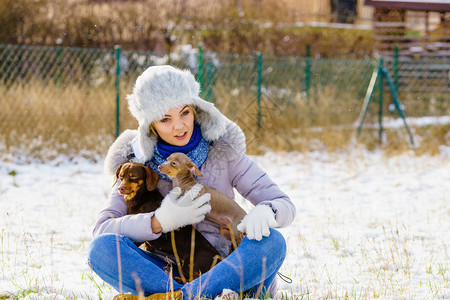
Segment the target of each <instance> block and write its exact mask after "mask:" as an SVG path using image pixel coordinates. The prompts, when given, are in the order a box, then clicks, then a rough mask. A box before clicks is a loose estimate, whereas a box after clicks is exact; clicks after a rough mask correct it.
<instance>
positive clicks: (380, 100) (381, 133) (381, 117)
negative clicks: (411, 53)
mask: <svg viewBox="0 0 450 300" xmlns="http://www.w3.org/2000/svg"><path fill="white" fill-rule="evenodd" d="M383 64H384V60H383V57H380V66H379V70H380V71H381V70H383V68H384V66H383ZM379 80H380V81H379V82H378V93H379V95H378V97H379V108H380V111H379V113H378V118H379V119H378V121H379V124H380V130H379V137H380V143H382V141H383V139H382V138H383V84H384V82H383V81H384V80H383V76H380V78H379Z"/></svg>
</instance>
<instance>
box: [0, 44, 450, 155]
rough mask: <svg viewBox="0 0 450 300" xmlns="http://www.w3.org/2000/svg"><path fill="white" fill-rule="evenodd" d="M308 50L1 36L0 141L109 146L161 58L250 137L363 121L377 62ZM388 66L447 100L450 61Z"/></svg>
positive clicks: (401, 87) (404, 82) (69, 148)
mask: <svg viewBox="0 0 450 300" xmlns="http://www.w3.org/2000/svg"><path fill="white" fill-rule="evenodd" d="M306 52H307V56H306V57H268V56H265V55H264V54H261V53H259V54H256V55H253V56H249V55H234V54H215V53H208V52H204V51H203V49H202V48H201V46H200V47H198V48H194V49H191V48H188V49H186V50H185V51H183V52H179V53H170V54H167V53H152V52H145V51H129V50H126V51H125V50H121V49H120V47H116V48H115V49H82V48H62V47H59V46H56V47H31V46H18V45H0V97H1V101H0V130H1V135H0V147H1V148H0V149H6V150H7V151H19V150H20V149H27V152H28V153H29V152H30V151H31V152H36V153H39V155H42V153H41V152H42V151H46V152H49V150H48V148H47V147H45V145H48V144H51V145H53V147H52V148H51V149H52V151H51V152H52V153H50V154H49V156H52V155H57V153H59V152H65V153H67V152H69V153H70V152H73V153H80V152H83V151H84V150H86V149H89V150H92V149H94V150H95V151H98V152H99V153H104V151H106V149H107V148H108V146H109V145H110V144H111V143H112V141H113V140H114V138H115V137H116V136H117V135H118V134H119V133H120V132H122V131H123V130H125V129H127V128H136V126H137V124H136V121H135V120H134V119H133V118H132V117H131V116H130V114H129V112H128V109H127V105H126V103H125V102H126V101H125V95H126V94H128V93H130V92H131V90H132V87H133V85H134V82H135V80H136V78H137V76H139V74H140V73H142V72H143V71H144V70H145V69H146V68H147V67H148V66H151V65H160V64H172V65H175V66H178V67H182V68H188V69H190V70H191V71H192V72H193V73H194V74H195V75H196V76H197V78H198V80H199V81H200V83H201V86H202V97H203V98H204V99H206V100H208V101H211V102H213V103H215V105H217V106H218V107H219V109H221V110H222V111H223V112H224V113H225V114H226V115H227V116H228V117H229V118H230V119H232V120H235V121H236V122H237V123H238V124H239V125H240V126H241V127H242V128H243V129H244V131H245V132H246V135H247V138H248V140H249V142H250V143H252V142H254V143H259V142H260V141H261V140H260V139H257V138H256V137H257V136H258V135H259V134H260V132H261V131H264V132H266V133H267V132H274V133H275V134H277V132H276V131H273V130H274V128H277V127H280V126H281V125H280V124H281V122H282V120H283V118H284V117H286V118H288V117H289V118H290V119H289V120H290V121H289V126H290V128H289V130H291V131H295V129H297V128H300V127H302V126H305V124H309V125H312V126H314V125H321V124H320V122H319V121H317V120H318V119H321V118H322V119H327V120H330V122H331V123H329V124H334V123H351V122H353V121H354V120H356V117H357V115H358V113H359V109H360V106H361V105H362V100H363V98H364V95H365V93H366V90H367V87H368V84H369V81H370V77H371V75H372V72H373V70H374V68H376V67H377V61H376V60H373V59H366V60H331V59H321V58H317V57H314V56H313V55H310V54H309V51H306ZM386 67H387V69H388V70H389V71H390V72H391V73H392V76H393V78H394V82H395V84H396V85H397V88H398V91H399V95H400V100H401V101H402V100H403V101H408V99H411V98H414V97H417V93H419V95H420V97H422V99H424V95H431V96H430V97H434V98H437V99H441V101H448V94H449V92H450V83H449V78H448V71H449V69H450V67H449V63H445V62H444V63H442V62H441V63H440V64H439V65H437V64H436V65H435V66H431V67H430V66H426V67H425V68H427V70H429V72H428V73H429V74H428V75H430V74H431V75H436V74H438V75H439V76H437V75H436V76H434V77H433V76H429V77H427V78H424V76H425V75H424V73H423V72H420V71H414V70H417V68H418V66H417V62H405V61H401V60H399V59H398V58H396V57H395V55H393V57H392V58H386ZM421 67H424V66H421ZM433 67H436V68H437V69H436V70H438V71H433V70H435V69H433ZM408 70H410V71H408ZM445 72H447V77H444V76H442V74H444V73H445ZM406 75H407V76H406ZM405 78H407V79H405ZM422 83H423V84H422ZM430 87H432V88H430ZM414 93H415V94H414ZM403 96H404V97H405V99H402V97H403ZM424 101H426V100H424ZM326 107H331V108H329V109H326ZM406 114H408V110H407V111H406ZM345 115H348V118H344V117H343V116H345ZM296 120H298V122H297V121H296ZM305 120H307V121H305ZM283 126H285V125H283ZM271 130H272V131H271ZM286 130H287V129H286ZM289 138H291V137H289ZM30 149H31V150H30ZM42 149H47V150H42Z"/></svg>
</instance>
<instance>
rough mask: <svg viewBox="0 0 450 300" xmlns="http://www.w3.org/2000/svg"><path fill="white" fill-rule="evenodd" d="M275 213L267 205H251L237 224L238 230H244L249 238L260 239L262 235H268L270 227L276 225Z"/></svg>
mask: <svg viewBox="0 0 450 300" xmlns="http://www.w3.org/2000/svg"><path fill="white" fill-rule="evenodd" d="M277 225H278V223H277V221H276V220H275V213H274V212H273V211H272V208H270V207H269V206H268V205H264V204H260V205H256V206H255V207H253V208H252V209H251V210H250V212H249V213H248V214H247V215H246V216H245V217H244V219H242V221H241V223H239V225H238V226H237V229H238V230H239V231H240V232H246V233H247V238H249V239H250V240H257V241H260V240H261V239H262V237H263V236H269V235H270V230H269V228H270V227H275V226H277Z"/></svg>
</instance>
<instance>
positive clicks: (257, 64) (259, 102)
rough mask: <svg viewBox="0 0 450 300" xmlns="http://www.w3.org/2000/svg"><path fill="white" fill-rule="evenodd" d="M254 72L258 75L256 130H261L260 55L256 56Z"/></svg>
mask: <svg viewBox="0 0 450 300" xmlns="http://www.w3.org/2000/svg"><path fill="white" fill-rule="evenodd" d="M256 70H257V74H258V81H257V89H256V90H257V101H258V121H257V122H258V130H259V129H261V86H262V53H261V52H260V53H259V54H258V56H257V62H256Z"/></svg>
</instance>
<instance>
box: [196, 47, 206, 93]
mask: <svg viewBox="0 0 450 300" xmlns="http://www.w3.org/2000/svg"><path fill="white" fill-rule="evenodd" d="M203 68H204V66H203V45H202V44H201V43H200V44H198V70H197V79H198V81H199V82H200V93H203V92H204V91H205V87H204V84H203Z"/></svg>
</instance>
